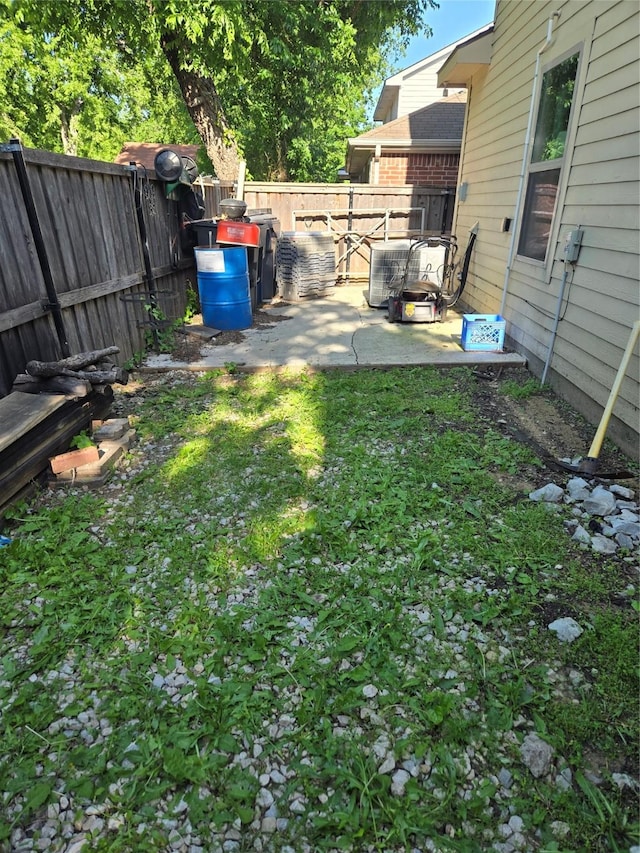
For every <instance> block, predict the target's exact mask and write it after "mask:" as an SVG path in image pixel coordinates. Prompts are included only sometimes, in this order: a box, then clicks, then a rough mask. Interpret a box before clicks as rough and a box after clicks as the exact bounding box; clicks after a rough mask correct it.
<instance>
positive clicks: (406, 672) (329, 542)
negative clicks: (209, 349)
mask: <svg viewBox="0 0 640 853" xmlns="http://www.w3.org/2000/svg"><path fill="white" fill-rule="evenodd" d="M474 381H475V380H474V378H473V375H472V374H471V373H470V372H467V371H465V370H454V371H450V372H448V373H443V372H438V371H436V370H425V369H407V370H391V371H361V372H357V373H340V372H335V373H327V374H313V375H307V374H301V375H294V374H291V375H288V374H285V375H272V374H257V375H244V374H242V373H239V372H234V373H233V375H229V374H226V373H223V372H219V373H214V374H209V375H206V376H203V377H201V378H200V379H199V380H197V381H195V382H191V383H189V384H188V385H185V386H182V387H181V386H172V387H169V386H165V385H158V386H154V387H156V389H157V390H156V391H155V392H154V393H151V392H149V393H147V395H146V397H145V402H144V403H143V404H142V405H141V407H140V409H139V410H138V412H137V418H136V424H135V426H136V429H137V431H138V435H139V436H140V444H139V445H138V447H137V448H135V449H134V450H132V452H131V453H130V455H129V464H130V476H129V477H128V479H127V481H126V482H125V483H124V485H123V487H122V489H120V490H116V491H109V490H108V489H105V490H104V492H103V493H102V495H99V496H96V495H88V496H84V497H83V496H80V495H75V494H72V495H68V496H65V495H64V494H62V493H55V494H53V495H50V496H47V497H45V498H44V499H43V500H41V501H36V502H34V504H33V506H31V507H27V506H22V507H19V508H18V509H17V510H16V511H15V513H14V519H13V521H12V524H11V527H12V529H11V535H12V537H13V539H14V541H13V544H12V545H11V546H10V547H8V548H3V549H0V578H1V581H2V588H3V596H2V598H1V599H0V617H1V624H2V631H3V635H2V649H3V651H2V655H1V656H0V664H1V669H0V706H1V708H2V715H1V716H0V739H1V740H2V743H3V750H2V757H1V758H0V791H3V792H4V795H3V798H2V800H1V801H0V803H1V804H2V808H0V813H4V815H5V817H4V818H2V817H0V850H4V849H6V850H9V849H11V848H10V846H8V845H10V843H11V842H10V841H9V838H10V836H11V832H12V831H14V830H15V829H16V828H23V829H25V830H27V829H29V828H30V827H31V828H32V827H33V825H34V821H35V820H36V819H37V818H38V816H40V815H42V814H43V812H46V809H47V806H48V805H50V804H51V803H53V802H56V801H57V799H58V798H59V797H60V796H61V794H62V793H63V792H64V793H65V795H66V796H67V797H68V798H69V800H70V801H71V807H70V813H73V814H72V815H71V819H73V816H74V815H76V816H78V817H81V816H82V813H83V811H84V809H86V808H87V807H88V806H90V805H98V806H101V807H102V806H104V808H105V809H106V813H107V814H108V815H109V816H111V817H112V818H114V819H117V821H119V829H118V831H117V832H116V831H107V830H106V829H105V830H104V831H103V832H102V833H100V834H99V836H98V837H96V838H95V839H94V840H93V841H92V842H91V844H90V847H89V849H95V850H101V851H113V853H116V852H117V851H121V853H125V851H130V850H132V849H135V850H150V851H151V850H159V849H164V847H165V846H166V845H167V844H168V837H169V830H168V829H167V827H166V825H165V824H164V823H163V822H162V820H160V819H159V818H158V817H157V811H158V808H159V804H160V803H164V807H165V808H166V809H168V812H167V813H168V814H170V813H171V812H172V809H173V810H176V809H178V811H177V812H176V816H175V819H176V820H177V821H178V823H179V825H181V826H182V824H180V821H184V819H185V817H188V819H189V821H190V824H191V827H192V830H191V832H192V834H193V835H194V836H197V837H199V838H200V840H201V841H202V844H203V846H204V848H205V849H211V850H215V849H217V848H216V844H218V843H220V844H221V841H222V838H223V836H222V835H216V833H217V832H218V831H219V832H220V833H223V832H224V831H228V829H229V828H230V827H231V826H232V825H233V824H234V821H236V826H238V827H239V832H240V834H241V838H242V844H243V845H245V846H246V849H252V844H253V839H254V838H255V837H256V836H257V835H258V834H259V833H260V830H259V826H256V825H255V823H254V821H255V819H256V815H257V812H256V810H255V805H254V804H255V798H256V795H257V793H258V791H259V789H260V787H261V784H260V783H259V781H258V779H257V778H256V777H255V776H254V775H252V774H251V773H250V772H247V769H246V761H247V760H249V764H251V766H253V767H254V768H255V770H256V772H257V773H258V774H260V773H263V772H268V771H269V769H273V767H276V768H278V767H282V766H284V767H286V768H287V769H288V774H287V775H286V778H284V781H281V782H279V783H277V784H276V783H274V784H273V785H272V786H271V789H272V793H273V794H274V796H275V798H276V802H277V805H278V808H279V815H281V816H282V817H283V818H287V819H288V824H287V826H286V828H282V829H280V830H279V831H278V833H277V840H276V841H274V840H273V839H272V840H271V841H270V842H269V843H272V844H273V845H283V844H289V845H291V846H292V847H293V848H294V849H296V850H297V849H302V843H303V840H304V841H306V842H307V843H308V844H309V845H310V847H311V849H313V850H318V851H322V850H334V849H344V850H353V851H368V850H389V851H391V850H393V851H395V850H405V849H411V847H412V846H414V847H415V846H417V847H418V848H419V849H421V845H422V844H424V843H425V841H426V839H429V838H430V839H433V841H434V843H435V844H436V845H437V848H438V849H442V850H449V849H451V850H459V851H475V850H482V849H486V850H490V849H492V843H493V842H492V841H491V840H490V839H491V837H492V833H493V834H494V835H495V833H496V831H497V827H498V825H499V824H501V823H505V822H506V821H507V820H508V819H509V816H510V814H511V813H515V814H517V815H519V816H520V817H522V819H523V822H524V827H525V829H524V832H525V833H526V836H527V838H528V839H529V842H528V843H529V844H530V845H533V844H534V843H535V844H537V845H540V849H544V850H548V851H552V850H563V851H571V850H575V851H580V850H585V849H589V850H598V851H600V850H601V851H605V850H624V849H628V847H629V846H630V845H631V844H632V843H637V842H636V841H635V840H636V839H637V837H638V830H637V824H636V825H635V826H634V820H633V818H634V815H635V814H636V813H637V800H635V798H634V797H632V796H631V794H630V792H629V791H628V790H625V791H624V792H620V791H619V790H618V789H617V787H616V786H615V784H613V783H612V781H611V777H610V774H608V773H607V772H604V781H603V784H602V785H601V786H598V787H595V786H593V785H592V784H591V783H590V782H589V780H588V771H589V769H590V767H589V762H591V761H592V760H593V754H594V753H597V756H598V760H599V767H600V768H602V767H605V768H606V767H611V768H616V767H620V766H621V764H622V763H623V762H624V761H625V760H626V761H627V762H628V763H629V764H630V765H633V764H634V763H637V755H638V743H637V726H636V725H635V721H637V718H638V714H637V712H638V703H637V696H638V689H637V688H638V680H637V656H636V654H635V650H636V649H637V639H638V631H637V613H636V611H635V610H634V609H633V608H632V607H631V606H630V605H629V606H626V607H615V608H614V607H613V606H612V605H611V604H610V601H611V600H612V598H613V596H614V595H615V594H616V593H618V592H620V590H621V589H624V587H625V586H626V585H627V578H626V576H625V575H624V574H623V570H624V567H625V564H623V563H622V562H616V561H610V562H609V563H603V562H601V561H599V560H595V559H592V558H591V557H590V556H589V555H588V554H585V553H584V552H582V551H579V550H578V549H577V546H575V544H574V543H572V542H571V540H570V539H569V537H568V536H567V534H566V532H565V530H564V529H563V525H562V517H561V516H559V515H557V514H554V513H552V512H550V511H549V510H547V509H546V508H545V507H543V506H540V505H539V504H537V503H533V502H530V501H528V500H527V499H526V496H525V495H522V494H519V493H517V492H514V491H513V490H512V489H511V488H510V487H508V486H507V485H504V483H508V482H509V479H508V477H498V476H496V475H510V474H517V473H521V472H523V471H529V472H530V473H532V474H533V473H535V471H536V470H537V466H538V462H537V460H536V459H535V458H534V457H532V456H531V454H530V452H529V451H528V450H527V449H525V448H523V447H522V446H520V445H518V444H517V443H515V442H513V441H511V440H510V439H507V438H505V437H503V436H502V435H500V434H499V433H498V432H496V431H495V430H493V429H492V428H491V426H490V425H487V424H486V422H485V421H484V420H483V419H482V417H481V416H480V413H479V412H477V411H475V409H474V406H473V403H472V393H473V387H474ZM143 463H145V464H143ZM551 604H553V606H554V607H557V608H560V609H562V608H568V612H569V613H570V614H573V615H574V616H575V618H577V619H578V621H579V622H580V624H581V625H582V626H583V627H584V629H585V630H584V633H583V635H582V636H581V637H580V638H579V639H578V640H577V641H575V642H574V643H573V644H571V645H569V646H561V645H560V644H558V642H557V640H556V639H555V636H554V635H552V634H551V633H550V632H549V631H548V630H547V627H546V626H547V623H548V621H551V620H550V619H547V618H546V616H545V613H546V611H545V609H544V608H545V607H546V606H548V605H551ZM178 671H180V672H182V674H183V675H184V676H185V680H184V683H182V684H180V686H179V687H178V689H177V691H176V692H175V694H174V696H173V698H172V697H171V696H170V695H169V694H168V692H167V690H166V689H165V688H164V687H162V688H159V687H158V686H157V685H156V684H154V679H156V680H157V679H158V678H159V677H163V678H166V677H167V676H170V675H171V674H172V673H173V674H175V673H176V672H178ZM570 671H573V672H574V673H577V676H575V675H574V676H573V678H574V681H571V680H570V679H569V680H568V675H567V673H569V672H570ZM558 678H560V680H558ZM165 685H166V682H165ZM371 687H374V688H375V691H376V692H375V695H371V696H370V695H368V693H370V692H371ZM78 715H81V716H80V717H79V716H78ZM62 718H66V719H62ZM69 719H71V722H72V724H73V725H71V726H70V724H69ZM77 720H80V725H79V726H76V725H75V723H76V721H77ZM532 730H535V731H537V732H538V733H539V734H540V735H541V736H542V737H544V738H545V739H546V740H548V742H549V743H551V744H552V746H553V747H554V748H555V750H556V754H555V757H556V765H555V770H554V773H555V772H556V771H558V770H559V769H561V767H562V766H564V764H566V765H567V766H568V767H569V768H570V769H571V771H572V783H571V785H570V787H569V789H568V790H561V789H560V788H559V787H558V786H557V784H556V782H555V776H554V774H552V775H551V777H550V778H543V779H534V778H533V777H532V776H531V774H530V773H529V771H527V770H526V768H525V767H524V766H523V765H522V762H521V761H520V758H519V743H520V741H521V740H522V738H523V737H524V735H525V734H526V733H527V732H529V731H532ZM380 739H382V740H380ZM376 743H386V744H387V746H386V747H385V750H386V751H384V754H385V755H386V754H392V755H393V756H394V757H395V761H396V762H397V764H396V769H397V768H398V767H400V766H401V763H402V762H406V763H407V765H406V766H409V767H412V768H414V769H415V771H416V772H415V775H410V777H409V779H408V780H407V781H406V785H405V786H404V788H403V791H402V793H398V792H397V791H396V792H393V791H392V778H391V774H390V773H380V772H379V767H380V764H381V761H382V758H381V755H382V754H381V755H378V754H377V753H376V752H375V749H374V745H375V744H376ZM243 756H244V757H243ZM246 756H249V759H247V758H246ZM243 762H244V764H243ZM505 768H506V769H508V770H509V772H510V773H511V775H512V780H513V781H512V784H511V786H510V788H509V789H508V791H506V792H505V790H503V789H501V785H500V782H498V780H497V776H498V774H499V773H500V771H501V770H502V769H505ZM296 797H303V798H304V810H303V811H302V812H298V813H296V812H295V809H294V811H291V808H290V806H291V804H292V803H293V802H295V798H296ZM182 800H183V801H184V803H186V809H185V810H181V809H182V806H181V805H180V803H181V801H182ZM17 807H21V810H18V808H17ZM510 808H511V809H512V811H511V812H510V811H509V809H510ZM553 820H556V821H563V822H565V823H566V824H568V826H569V831H568V835H567V836H566V838H564V839H563V840H561V841H560V840H559V839H557V838H555V837H554V835H553V831H552V826H551V823H552V821H553ZM141 824H143V825H144V826H145V829H144V831H140V826H141ZM36 835H37V832H36ZM2 845H4V847H3V846H2ZM245 846H243V847H242V849H245ZM269 849H274V850H277V849H279V848H278V846H273V847H271V848H269Z"/></svg>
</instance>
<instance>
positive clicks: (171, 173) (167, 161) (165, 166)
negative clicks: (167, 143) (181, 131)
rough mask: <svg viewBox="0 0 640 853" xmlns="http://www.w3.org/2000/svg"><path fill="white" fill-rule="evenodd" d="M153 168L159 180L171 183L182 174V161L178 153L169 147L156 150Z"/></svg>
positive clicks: (177, 179)
mask: <svg viewBox="0 0 640 853" xmlns="http://www.w3.org/2000/svg"><path fill="white" fill-rule="evenodd" d="M153 168H154V169H155V172H156V175H157V176H158V177H159V178H160V180H161V181H166V182H167V183H172V182H173V181H179V180H180V176H181V175H182V169H183V163H182V159H181V157H180V155H179V154H176V152H175V151H172V150H171V149H170V148H164V149H163V150H162V151H158V153H157V154H156V156H155V159H154V161H153Z"/></svg>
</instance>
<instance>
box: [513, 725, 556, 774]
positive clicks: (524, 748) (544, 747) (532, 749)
mask: <svg viewBox="0 0 640 853" xmlns="http://www.w3.org/2000/svg"><path fill="white" fill-rule="evenodd" d="M553 753H554V749H553V747H552V746H551V745H550V744H548V743H547V742H546V741H544V740H542V738H541V737H539V736H538V735H537V734H534V733H532V734H528V735H527V736H526V737H525V739H524V740H523V741H522V745H521V747H520V755H521V756H522V761H523V762H524V764H525V766H526V767H527V769H528V770H529V771H530V773H531V775H532V776H534V777H535V778H536V779H539V778H540V777H541V776H545V775H546V774H547V773H548V772H549V769H550V767H551V761H552V759H553Z"/></svg>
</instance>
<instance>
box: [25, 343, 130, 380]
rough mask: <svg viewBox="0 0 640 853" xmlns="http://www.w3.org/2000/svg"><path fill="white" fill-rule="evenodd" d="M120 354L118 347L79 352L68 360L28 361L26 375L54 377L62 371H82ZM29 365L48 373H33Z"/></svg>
mask: <svg viewBox="0 0 640 853" xmlns="http://www.w3.org/2000/svg"><path fill="white" fill-rule="evenodd" d="M118 352H120V349H119V347H115V346H114V347H106V348H105V349H96V350H92V351H91V352H79V353H78V354H77V355H71V356H69V358H61V359H60V360H59V361H30V362H28V363H27V373H30V374H31V375H32V376H55V375H56V374H57V373H60V372H61V371H62V369H68V370H82V369H83V368H85V367H88V366H89V365H90V364H95V363H96V362H98V361H103V360H104V359H105V358H107V357H108V356H110V355H115V354H116V353H118ZM29 365H37V366H38V367H39V368H40V369H42V368H45V367H46V368H47V369H49V370H51V371H52V372H50V373H34V372H33V370H30V369H29Z"/></svg>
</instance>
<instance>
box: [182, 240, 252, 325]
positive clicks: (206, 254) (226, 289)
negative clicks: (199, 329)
mask: <svg viewBox="0 0 640 853" xmlns="http://www.w3.org/2000/svg"><path fill="white" fill-rule="evenodd" d="M194 252H195V256H196V268H197V271H198V293H199V294H200V307H201V309H202V322H203V323H204V325H205V326H211V327H212V328H214V329H221V330H222V331H233V330H236V331H239V330H241V329H249V328H250V327H251V324H252V317H251V291H250V285H249V264H248V260H247V250H246V248H245V247H244V246H229V247H225V248H215V249H214V248H202V247H196V248H195V249H194Z"/></svg>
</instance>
